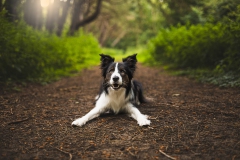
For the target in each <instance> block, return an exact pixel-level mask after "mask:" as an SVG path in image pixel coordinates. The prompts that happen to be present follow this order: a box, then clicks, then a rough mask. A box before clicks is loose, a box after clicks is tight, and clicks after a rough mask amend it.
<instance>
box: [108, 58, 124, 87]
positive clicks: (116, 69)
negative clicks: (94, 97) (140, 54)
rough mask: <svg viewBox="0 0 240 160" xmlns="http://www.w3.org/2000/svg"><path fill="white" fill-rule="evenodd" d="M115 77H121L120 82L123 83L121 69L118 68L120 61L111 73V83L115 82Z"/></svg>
mask: <svg viewBox="0 0 240 160" xmlns="http://www.w3.org/2000/svg"><path fill="white" fill-rule="evenodd" d="M113 77H119V80H118V84H119V85H122V76H121V75H120V73H119V70H118V63H116V66H115V69H114V72H113V74H112V75H111V79H110V84H114V81H113Z"/></svg>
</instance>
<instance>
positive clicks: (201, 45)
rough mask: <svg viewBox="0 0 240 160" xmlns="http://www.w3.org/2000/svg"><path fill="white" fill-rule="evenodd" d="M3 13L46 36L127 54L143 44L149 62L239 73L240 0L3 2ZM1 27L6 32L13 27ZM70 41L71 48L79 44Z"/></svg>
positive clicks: (0, 1)
mask: <svg viewBox="0 0 240 160" xmlns="http://www.w3.org/2000/svg"><path fill="white" fill-rule="evenodd" d="M0 11H1V18H3V17H4V19H7V21H8V23H11V24H13V25H16V26H18V25H19V24H20V26H23V25H22V23H25V24H26V26H25V27H27V26H30V27H31V28H32V30H34V31H36V32H38V33H39V32H41V33H42V35H44V34H45V33H46V32H47V33H48V34H49V35H51V36H55V35H56V36H58V37H60V38H65V40H66V39H67V37H75V38H77V37H78V36H79V34H83V35H84V34H85V33H89V34H91V35H92V36H93V37H95V38H96V39H97V40H98V44H99V45H100V46H101V47H103V48H115V49H120V50H123V52H124V51H126V50H128V49H129V48H130V47H132V48H136V47H139V46H141V47H142V48H146V50H145V51H143V53H144V55H148V56H149V55H150V56H151V58H152V59H151V63H152V62H153V61H154V63H155V62H156V63H159V62H160V63H168V64H171V65H172V66H175V67H177V68H185V69H186V68H192V69H199V68H200V69H203V68H205V69H206V68H207V69H210V70H214V71H217V72H232V71H234V72H235V73H236V71H239V72H240V67H239V66H240V54H239V53H240V52H239V51H240V45H239V44H240V25H239V24H240V0H201V1H199V0H0ZM1 23H2V26H1V27H2V28H3V29H5V31H6V32H7V27H6V26H8V25H10V24H6V25H5V23H7V22H6V21H5V20H3V21H2V22H1ZM4 26H5V28H4ZM22 28H24V27H22ZM22 28H21V29H22ZM0 29H1V28H0ZM13 30H14V29H13ZM79 31H80V32H79ZM24 32H25V31H24ZM24 32H23V33H24ZM26 32H27V31H26ZM14 33H15V32H14ZM16 33H17V32H16ZM6 35H10V31H9V34H7V33H6ZM49 35H48V36H49ZM0 37H1V36H0ZM2 37H3V39H6V37H4V35H3V34H2ZM20 40H21V38H19V41H20ZM16 41H17V40H16ZM2 42H4V43H5V41H4V40H2ZM26 42H27V41H26ZM4 43H2V44H4ZM71 43H72V50H75V49H74V45H81V44H75V43H74V41H71ZM81 43H82V41H81ZM94 43H95V42H94ZM16 44H18V43H15V45H16ZM55 44H57V43H55ZM55 44H54V45H55ZM66 44H69V43H66ZM84 44H85V45H86V43H84ZM94 46H96V44H94ZM69 47H70V44H69V46H68V47H67V48H69ZM2 48H6V47H4V46H2ZM16 48H19V47H16ZM50 48H51V47H50ZM0 49H1V46H0ZM9 52H10V50H9ZM56 52H58V51H56ZM74 52H75V53H76V52H77V51H76V50H75V51H74ZM6 55H7V54H6ZM0 57H1V56H0ZM2 57H3V56H2ZM147 61H149V62H150V60H147ZM67 63H68V62H67ZM154 63H152V64H154ZM0 65H1V64H0ZM9 66H14V65H11V64H9ZM239 77H240V76H239ZM239 81H240V78H239Z"/></svg>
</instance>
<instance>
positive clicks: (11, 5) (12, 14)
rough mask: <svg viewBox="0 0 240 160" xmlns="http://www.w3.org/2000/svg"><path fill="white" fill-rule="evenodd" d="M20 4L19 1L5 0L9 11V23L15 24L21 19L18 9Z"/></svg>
mask: <svg viewBox="0 0 240 160" xmlns="http://www.w3.org/2000/svg"><path fill="white" fill-rule="evenodd" d="M20 2H21V1H19V0H5V3H4V8H5V9H6V10H7V14H6V17H7V18H8V20H9V21H11V22H14V21H15V20H18V19H19V17H18V12H17V7H18V5H19V4H20Z"/></svg>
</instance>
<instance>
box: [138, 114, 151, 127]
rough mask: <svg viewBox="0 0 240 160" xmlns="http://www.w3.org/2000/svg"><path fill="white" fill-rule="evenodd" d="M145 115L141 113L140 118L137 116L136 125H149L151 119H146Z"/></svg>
mask: <svg viewBox="0 0 240 160" xmlns="http://www.w3.org/2000/svg"><path fill="white" fill-rule="evenodd" d="M147 117H148V116H147V115H143V116H141V117H140V118H138V120H137V121H138V125H139V126H145V125H150V123H151V121H150V120H148V119H147Z"/></svg>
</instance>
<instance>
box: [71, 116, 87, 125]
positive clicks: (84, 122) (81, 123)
mask: <svg viewBox="0 0 240 160" xmlns="http://www.w3.org/2000/svg"><path fill="white" fill-rule="evenodd" d="M86 122H87V120H86V119H85V118H78V119H76V120H75V121H73V122H72V126H78V127H81V126H83V125H84V124H86Z"/></svg>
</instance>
